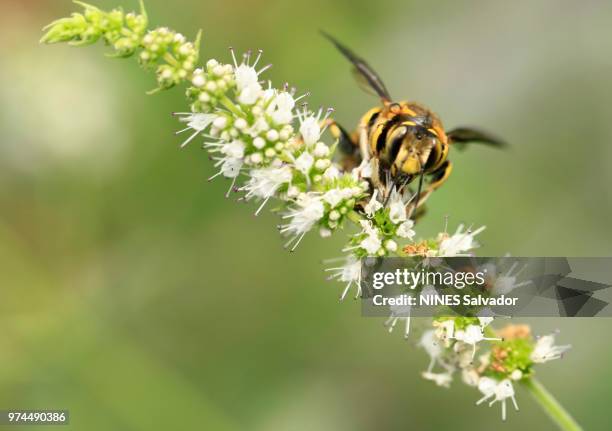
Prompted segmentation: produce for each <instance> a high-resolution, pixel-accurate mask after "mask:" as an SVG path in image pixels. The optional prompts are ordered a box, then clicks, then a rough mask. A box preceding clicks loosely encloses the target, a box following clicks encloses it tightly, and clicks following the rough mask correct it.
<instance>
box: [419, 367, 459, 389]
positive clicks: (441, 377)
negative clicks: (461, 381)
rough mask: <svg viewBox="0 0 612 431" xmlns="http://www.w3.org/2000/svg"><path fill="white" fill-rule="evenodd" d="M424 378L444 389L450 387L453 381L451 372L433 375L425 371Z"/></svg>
mask: <svg viewBox="0 0 612 431" xmlns="http://www.w3.org/2000/svg"><path fill="white" fill-rule="evenodd" d="M422 376H423V378H424V379H426V380H431V381H433V382H435V383H436V385H438V386H442V387H444V388H448V387H450V384H451V382H452V381H453V375H452V374H451V373H450V372H446V373H431V372H429V371H425V372H423V374H422Z"/></svg>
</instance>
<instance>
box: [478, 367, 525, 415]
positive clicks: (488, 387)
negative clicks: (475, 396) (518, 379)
mask: <svg viewBox="0 0 612 431" xmlns="http://www.w3.org/2000/svg"><path fill="white" fill-rule="evenodd" d="M478 390H479V391H480V392H482V394H483V397H482V398H481V399H479V400H478V401H476V405H479V404H482V403H483V402H485V401H487V400H489V399H491V398H493V397H494V398H493V400H492V401H491V402H490V403H489V406H492V405H493V404H494V403H495V402H497V401H499V402H501V405H502V420H503V421H505V420H506V400H507V399H508V398H510V399H511V400H512V404H514V409H515V410H518V409H519V408H518V404H517V403H516V398H515V397H514V387H513V386H512V382H511V381H510V380H508V379H504V380H502V381H501V382H499V383H498V382H497V381H495V380H493V379H491V378H489V377H481V378H480V380H479V381H478Z"/></svg>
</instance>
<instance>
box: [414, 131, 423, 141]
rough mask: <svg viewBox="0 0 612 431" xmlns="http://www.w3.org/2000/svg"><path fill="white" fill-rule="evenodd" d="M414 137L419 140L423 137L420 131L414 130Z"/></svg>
mask: <svg viewBox="0 0 612 431" xmlns="http://www.w3.org/2000/svg"><path fill="white" fill-rule="evenodd" d="M414 137H415V138H417V140H419V141H420V140H421V139H423V134H422V133H421V132H416V134H415V135H414Z"/></svg>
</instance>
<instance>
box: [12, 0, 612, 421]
mask: <svg viewBox="0 0 612 431" xmlns="http://www.w3.org/2000/svg"><path fill="white" fill-rule="evenodd" d="M118 3H119V0H114V1H106V0H104V1H98V2H96V4H98V5H100V6H103V7H105V8H110V7H112V6H116V5H118ZM135 3H136V2H135V1H132V0H125V1H123V2H122V6H124V7H125V8H126V9H132V8H135V7H136V4H135ZM147 5H148V10H149V15H150V18H151V23H152V25H168V26H170V27H172V28H175V29H177V30H180V31H182V32H184V33H185V34H188V35H193V34H195V33H196V31H197V29H198V28H202V29H203V30H204V45H203V48H202V55H203V57H204V58H208V57H216V58H219V59H223V60H225V61H228V60H229V53H228V51H227V46H229V45H230V44H231V45H233V46H234V47H236V48H237V49H239V50H245V49H248V48H263V49H264V50H265V59H266V61H270V62H272V63H274V67H273V68H272V69H271V70H270V71H269V72H268V73H267V77H268V78H270V79H272V80H273V81H274V82H276V83H278V84H280V83H282V82H284V81H289V82H290V83H291V84H292V85H295V86H296V87H297V88H298V89H299V91H305V90H310V91H311V92H312V96H311V97H310V103H311V106H319V105H324V106H333V107H335V108H336V111H337V118H338V119H339V120H340V121H341V123H343V124H344V125H346V127H353V125H354V124H355V123H356V121H357V119H358V117H359V115H360V114H362V113H363V112H364V111H365V110H366V109H368V108H369V107H371V105H373V104H375V103H376V100H375V99H374V98H372V97H371V96H369V95H367V94H364V93H362V92H361V91H360V90H359V89H358V87H357V86H356V85H355V83H354V82H353V80H352V77H351V75H350V73H349V67H348V65H347V64H346V62H345V60H344V59H343V58H341V57H340V55H339V54H338V53H337V52H336V51H335V50H334V49H333V48H332V47H331V46H330V45H329V43H328V42H326V41H325V40H324V39H323V38H321V37H320V36H319V35H318V30H319V29H325V30H327V31H328V32H330V33H332V34H334V35H336V36H337V37H338V38H339V39H340V40H342V41H344V42H345V43H346V44H348V45H349V46H351V47H353V48H354V49H355V50H356V51H357V52H359V53H360V54H362V55H363V56H364V57H365V58H367V59H369V61H370V62H371V63H372V64H373V65H374V66H375V67H376V68H377V69H378V71H379V73H380V74H381V75H382V76H383V77H384V78H385V80H386V82H387V86H388V87H389V88H390V90H391V92H392V94H393V95H395V97H397V98H398V99H401V98H407V99H411V100H419V101H421V102H424V103H426V104H428V105H429V106H430V107H431V108H433V109H434V110H435V111H436V112H438V113H439V114H440V115H441V116H442V119H443V121H444V122H445V125H446V126H447V127H453V126H457V125H479V126H482V127H485V128H487V129H489V130H491V131H494V132H496V133H497V134H499V135H500V136H503V137H504V138H506V139H507V140H508V141H509V142H511V144H512V148H511V149H510V150H509V151H506V152H498V151H494V150H490V149H488V148H483V147H478V148H473V149H472V150H470V151H466V152H465V153H461V154H456V153H454V154H452V155H451V157H452V159H453V161H455V170H454V172H453V174H452V177H451V179H450V180H449V182H448V183H447V184H446V185H445V186H444V187H443V188H442V189H441V190H440V191H438V192H436V193H435V194H434V195H433V196H432V198H431V199H430V200H429V202H428V203H429V213H428V215H427V217H426V219H425V220H424V221H423V223H422V224H420V225H419V226H417V227H418V233H419V234H420V235H423V236H428V235H431V234H433V233H434V232H437V231H438V230H439V229H440V228H441V227H442V225H443V218H444V215H446V214H449V215H450V217H451V218H450V223H451V226H452V227H454V226H456V225H457V224H458V223H460V222H467V223H475V224H478V225H481V224H484V225H487V226H488V229H487V230H486V231H485V232H484V233H483V234H482V235H481V236H480V237H479V238H480V240H481V242H482V244H483V247H482V250H481V252H480V254H481V255H493V254H501V253H506V252H509V253H512V254H513V255H519V256H520V255H541V256H547V255H548V256H559V255H562V256H563V255H568V256H601V255H608V256H609V255H611V254H612V242H611V240H612V235H611V229H610V214H611V212H612V211H611V210H612V199H611V195H610V184H611V183H612V170H611V169H610V163H611V162H612V145H610V142H611V140H612V121H611V118H612V103H610V101H611V100H612V99H611V96H612V79H611V77H612V55H611V53H612V27H611V26H610V25H609V24H610V22H611V21H612V4H610V3H607V4H606V2H598V1H590V2H568V1H566V2H561V1H535V2H534V1H527V0H524V1H518V2H512V3H508V2H501V1H495V2H484V1H480V2H475V1H474V2H472V1H469V2H452V3H451V2H416V1H412V2H408V1H395V2H372V1H365V0H363V1H349V0H344V1H336V2H333V3H329V2H323V1H321V0H310V1H301V2H288V1H281V0H276V1H255V0H251V1H245V0H242V1H231V2H230V1H196V0H190V1H174V2H167V1H161V0H148V1H147ZM0 7H1V14H0V64H1V66H2V67H0V77H1V81H0V83H1V85H0V106H1V112H0V127H1V129H2V135H1V136H2V139H1V141H0V288H1V291H0V293H1V295H0V409H5V408H22V409H25V408H27V409H35V408H47V409H48V408H58V409H60V408H61V409H70V411H71V415H72V418H71V425H70V426H69V427H67V428H70V429H75V430H88V431H94V430H105V431H106V430H111V429H112V430H170V429H181V430H187V429H206V430H245V429H248V430H266V431H268V430H315V429H321V430H353V431H354V430H371V429H381V430H382V429H384V430H406V429H418V430H433V429H448V428H452V429H454V430H475V429H490V428H492V427H498V426H500V427H502V428H503V429H552V425H551V423H550V422H549V421H548V420H547V418H546V417H545V416H544V414H543V413H542V412H541V411H540V410H539V408H538V407H537V406H536V405H535V404H534V403H533V402H532V400H531V399H530V397H529V395H528V394H527V393H525V392H523V391H522V390H520V389H518V402H519V405H520V407H521V411H520V412H519V413H515V412H513V411H511V412H510V413H509V421H508V422H507V423H506V424H503V425H502V424H501V422H500V419H499V417H500V411H499V406H498V405H496V406H495V407H494V408H487V407H483V406H481V407H475V406H474V401H475V400H476V399H477V398H478V397H479V394H478V392H477V391H476V390H474V389H472V388H468V387H465V386H464V385H463V384H461V383H460V382H456V383H455V385H454V386H453V387H452V389H450V390H445V389H441V388H438V387H435V386H434V385H433V384H432V383H431V382H426V381H423V380H422V379H421V378H420V371H421V370H423V369H424V368H425V367H426V364H427V358H426V356H425V354H424V353H423V352H422V351H420V350H418V349H417V348H416V346H415V344H416V340H417V339H418V335H417V334H418V332H419V324H418V323H417V325H415V329H414V333H415V335H414V336H413V338H412V339H411V340H410V341H409V342H404V341H403V340H402V338H401V335H400V334H397V333H395V334H392V335H389V334H387V333H386V332H385V329H384V328H383V326H382V321H381V320H379V319H374V318H362V317H360V312H359V306H358V303H356V302H354V301H346V302H345V303H342V304H338V301H337V298H338V295H339V293H340V289H341V286H340V285H338V284H334V283H327V282H325V274H324V272H323V271H322V269H323V265H322V264H321V260H322V259H325V258H330V257H335V256H337V255H339V249H340V248H341V246H342V244H343V243H344V240H345V236H344V233H340V234H339V235H336V237H335V238H333V239H331V240H325V241H324V240H321V239H319V238H318V237H317V236H316V235H314V234H313V235H309V236H307V237H306V239H305V240H304V241H303V243H302V244H301V246H300V248H299V250H298V251H297V252H296V253H294V254H289V253H287V252H285V251H284V250H283V249H282V247H281V244H282V241H281V240H280V239H279V238H278V236H277V233H276V230H275V224H276V223H277V220H276V218H275V216H274V215H272V214H267V215H265V216H260V217H259V218H256V219H255V218H253V217H252V215H251V214H252V210H253V208H250V207H247V206H245V205H239V204H237V203H235V202H234V201H233V199H232V200H226V199H224V198H223V193H224V191H225V190H226V187H227V183H225V182H224V181H218V182H213V183H210V184H208V183H206V181H205V178H206V177H207V176H209V175H210V174H211V173H212V172H213V169H212V167H211V165H210V163H209V161H208V160H207V157H206V155H205V153H204V152H203V151H202V150H200V149H199V148H198V146H197V145H193V146H191V147H189V148H188V149H186V150H184V151H178V149H177V145H178V144H179V143H180V141H181V140H180V139H179V138H177V137H174V136H173V134H172V133H173V131H174V130H177V129H178V128H179V125H178V124H177V122H176V121H175V119H173V118H172V117H171V116H170V112H172V111H175V110H184V109H185V106H186V104H185V102H184V99H183V94H182V90H180V89H176V90H174V91H170V92H165V93H163V94H161V95H157V96H152V97H148V96H145V95H144V93H145V91H146V90H149V89H151V88H153V87H154V77H153V76H152V75H151V74H145V73H144V72H143V71H142V70H140V69H139V68H138V66H137V65H136V64H135V61H133V60H126V61H123V60H122V61H119V60H110V59H107V58H104V55H103V53H104V52H105V51H104V48H103V47H101V46H96V47H90V48H87V49H78V50H77V49H74V48H69V47H67V46H40V45H39V44H38V39H39V37H40V36H41V33H40V28H41V27H42V26H43V25H45V24H47V23H48V22H50V21H52V20H53V19H55V18H58V17H60V16H65V15H68V14H69V13H70V12H72V11H73V10H76V6H74V5H72V4H71V3H70V2H68V1H32V0H29V1H26V0H11V1H7V0H3V1H2V3H1V6H0ZM530 322H531V323H533V325H534V330H535V331H536V332H538V333H546V332H549V331H551V330H553V329H555V328H560V329H561V330H562V334H561V336H560V337H559V341H561V342H562V343H566V342H567V343H571V344H573V346H574V349H573V350H572V351H571V352H570V354H568V355H567V356H566V358H564V359H563V360H562V361H557V362H553V363H550V364H548V365H545V366H541V367H540V368H539V371H538V375H539V377H540V378H541V380H542V381H543V382H544V383H545V384H546V386H547V387H548V388H549V389H550V390H551V391H552V392H553V393H555V394H556V395H557V396H558V398H559V399H560V400H561V402H562V403H564V404H565V405H566V406H567V407H568V409H569V410H570V411H571V412H572V413H573V414H575V416H576V418H577V419H578V420H579V422H581V423H582V424H583V425H584V426H585V428H586V429H609V425H607V424H608V423H609V404H610V399H611V396H612V388H611V384H612V368H610V366H609V364H610V360H611V359H612V347H611V345H610V343H608V337H609V333H610V328H611V327H612V321H610V320H608V319H565V320H563V319H539V320H538V319H532V320H531V321H530ZM425 324H426V323H425V322H422V323H421V324H420V325H422V326H424V325H425ZM67 428H66V427H64V428H62V429H67ZM21 429H27V427H22V428H21Z"/></svg>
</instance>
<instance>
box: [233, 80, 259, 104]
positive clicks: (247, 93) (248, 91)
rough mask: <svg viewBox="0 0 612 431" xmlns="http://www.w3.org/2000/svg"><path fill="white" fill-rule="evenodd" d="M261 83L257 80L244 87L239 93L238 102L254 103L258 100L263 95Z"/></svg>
mask: <svg viewBox="0 0 612 431" xmlns="http://www.w3.org/2000/svg"><path fill="white" fill-rule="evenodd" d="M261 91H262V89H261V85H260V84H259V83H258V82H257V83H255V84H253V85H249V86H248V87H245V88H243V89H242V90H241V91H240V93H239V94H238V102H239V103H241V104H243V105H252V104H254V103H255V102H257V99H258V98H259V96H261Z"/></svg>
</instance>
